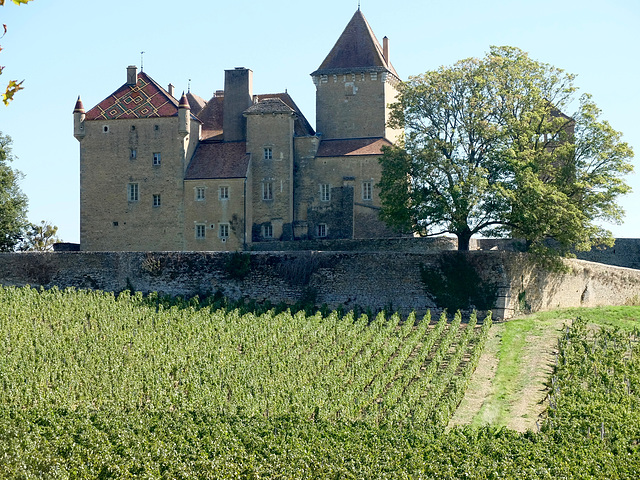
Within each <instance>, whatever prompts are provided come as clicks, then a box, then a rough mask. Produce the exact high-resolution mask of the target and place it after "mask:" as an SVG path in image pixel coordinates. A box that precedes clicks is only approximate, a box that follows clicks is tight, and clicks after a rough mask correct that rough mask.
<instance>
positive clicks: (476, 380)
mask: <svg viewBox="0 0 640 480" xmlns="http://www.w3.org/2000/svg"><path fill="white" fill-rule="evenodd" d="M577 316H582V317H587V320H588V321H589V322H590V323H593V324H596V325H603V324H604V325H611V326H615V327H619V328H625V329H631V328H638V327H640V307H602V308H590V309H582V308H572V309H565V310H556V311H552V312H542V313H538V314H535V315H530V316H527V317H521V318H515V319H512V320H509V321H507V322H503V323H494V324H493V326H492V327H491V332H490V333H489V339H488V341H487V345H486V347H485V352H484V354H483V355H482V357H481V358H480V362H479V364H478V367H477V369H476V371H475V373H474V375H473V378H472V380H471V383H470V385H469V388H468V390H467V393H466V395H465V397H464V399H463V400H462V402H461V403H460V406H459V407H458V409H457V411H456V413H455V415H454V416H453V418H452V419H451V422H450V423H449V426H450V427H451V426H454V425H469V424H470V425H474V426H480V425H487V424H488V425H494V426H506V427H508V428H510V429H513V430H517V431H520V432H523V431H526V430H528V429H531V430H535V429H536V426H535V425H536V420H537V419H538V416H539V415H540V414H541V413H542V412H543V410H544V408H545V405H544V404H543V403H542V402H543V400H544V398H545V397H546V392H547V387H546V382H547V381H548V378H549V375H550V374H551V372H552V370H553V366H554V362H555V352H556V348H557V344H558V336H559V335H560V333H561V332H562V328H563V325H565V324H568V323H570V322H571V320H572V319H573V318H576V317H577Z"/></svg>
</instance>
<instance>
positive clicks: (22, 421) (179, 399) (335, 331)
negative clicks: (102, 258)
mask: <svg viewBox="0 0 640 480" xmlns="http://www.w3.org/2000/svg"><path fill="white" fill-rule="evenodd" d="M222 301H223V299H221V298H219V297H215V298H211V299H202V300H201V299H198V298H197V297H194V298H192V299H177V298H176V299H169V298H167V297H160V296H158V295H155V296H154V295H150V296H149V297H143V296H142V295H140V294H139V293H136V294H130V293H129V292H123V293H121V294H120V295H118V296H116V295H114V294H111V293H101V292H93V291H91V292H89V291H75V290H71V289H69V290H65V291H60V290H57V289H55V288H54V289H52V290H48V291H45V290H35V289H30V288H0V351H2V355H1V356H0V458H1V459H2V461H1V462H0V478H7V479H9V478H11V479H13V478H79V479H85V478H133V477H136V478H138V477H139V478H185V479H186V478H451V479H453V478H563V477H564V478H576V477H584V478H635V476H637V471H638V469H639V468H640V453H639V451H638V445H637V440H638V435H639V433H638V429H639V428H640V427H638V425H640V421H638V420H640V419H638V418H636V417H637V412H638V411H640V409H638V408H637V407H638V405H637V401H638V400H637V393H636V391H637V388H636V387H637V383H636V382H638V381H639V380H638V379H637V378H636V377H637V375H638V372H639V371H640V369H638V368H637V365H636V362H637V361H638V360H640V355H638V354H639V353H640V352H639V351H638V342H637V339H636V337H635V336H633V335H635V334H633V335H632V336H629V334H628V333H627V334H624V335H623V334H620V333H619V332H618V333H615V332H613V333H606V334H604V333H603V334H589V333H588V335H591V336H592V337H589V336H587V338H586V343H584V342H585V337H584V336H583V335H582V333H580V332H581V331H580V330H579V328H578V327H579V323H578V322H576V323H575V326H576V329H575V330H574V329H573V328H572V329H571V330H569V331H568V332H567V335H566V338H564V339H563V340H562V341H561V345H560V346H561V354H560V356H559V367H558V368H557V370H556V372H555V375H556V377H555V380H553V381H552V382H553V383H552V384H551V387H552V390H551V393H552V395H551V396H552V397H553V399H552V401H553V402H554V408H553V409H552V410H550V413H549V420H548V421H547V422H545V423H544V425H543V426H542V428H541V432H540V433H533V432H527V433H525V434H520V433H517V432H513V431H509V430H507V429H503V428H499V429H496V428H491V427H485V428H480V429H473V428H464V429H453V430H451V431H449V432H445V430H444V426H445V425H446V423H447V421H448V417H449V415H450V412H451V411H453V410H454V409H455V408H456V406H457V404H458V402H459V401H460V399H461V398H462V395H463V394H464V390H465V389H466V385H467V383H468V380H469V378H470V377H471V374H472V372H473V369H474V368H475V366H476V365H477V362H478V359H479V356H480V354H481V353H482V351H483V346H484V342H486V339H487V336H488V332H489V328H490V327H491V319H490V317H488V318H486V319H485V320H484V321H483V322H482V325H481V326H477V325H476V320H477V319H476V317H475V315H471V316H470V317H469V318H468V323H467V324H464V323H463V322H462V317H461V316H460V315H459V314H458V315H456V316H455V317H454V318H453V320H452V321H451V322H449V321H448V319H447V318H446V316H441V317H440V319H438V321H437V322H435V324H434V323H432V322H431V321H430V320H431V319H430V317H429V316H427V317H425V318H423V319H418V318H416V317H415V315H410V316H409V317H408V318H406V319H401V318H400V317H399V316H398V315H395V314H393V315H389V314H384V313H381V314H378V315H376V316H375V317H373V318H370V317H368V316H366V315H361V316H359V317H356V316H354V314H353V313H347V314H345V315H344V316H340V315H338V314H337V313H336V312H329V313H328V315H326V316H323V315H320V314H315V315H306V314H304V313H302V312H299V313H297V314H295V315H292V314H291V313H290V312H287V311H283V312H280V313H276V311H275V310H272V311H270V312H267V313H266V314H263V315H255V314H251V313H246V314H241V313H240V312H239V311H238V310H231V311H227V310H226V309H218V308H216V305H220V304H221V302H222ZM636 310H637V309H636ZM634 312H635V311H634ZM633 315H636V313H633ZM584 331H585V329H582V332H584ZM587 332H588V331H587ZM600 335H602V336H600ZM594 340H595V341H594ZM596 346H597V347H596ZM571 352H574V353H575V354H574V353H571ZM585 355H586V356H587V357H588V359H589V361H588V362H585V361H584V357H585ZM592 359H593V361H592ZM582 364H584V365H582ZM594 365H597V366H598V367H597V372H598V375H597V376H594V375H593V374H592V372H593V371H594V369H593V366H594ZM601 367H602V368H601ZM625 379H626V380H629V382H626V381H625ZM585 382H586V384H585V385H581V384H582V383H585ZM556 385H557V386H558V388H559V391H557V390H555V389H553V388H554V387H555V386H556ZM585 388H586V389H587V390H588V391H592V390H593V391H594V394H593V395H594V397H593V398H596V401H592V400H591V398H592V397H590V396H589V395H591V394H590V393H588V392H587V393H585ZM574 392H577V394H574ZM580 392H582V393H580ZM565 395H567V397H566V398H565V397H564V396H565ZM570 395H571V396H570ZM627 397H628V398H627ZM585 399H586V400H589V402H592V403H584V402H585ZM609 400H612V401H609ZM589 405H593V406H594V407H596V408H590V407H589ZM603 421H604V422H605V433H604V436H602V437H601V435H600V432H601V425H602V423H603ZM593 425H595V427H593ZM594 429H595V431H594ZM574 431H575V432H576V433H575V435H574V434H573V432H574Z"/></svg>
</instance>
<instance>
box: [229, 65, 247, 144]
mask: <svg viewBox="0 0 640 480" xmlns="http://www.w3.org/2000/svg"><path fill="white" fill-rule="evenodd" d="M252 97H253V72H252V71H251V70H249V69H248V68H244V67H236V68H235V69H233V70H225V71H224V97H223V98H224V100H223V101H222V102H223V103H222V105H223V114H222V134H223V137H224V140H225V142H234V141H243V140H246V139H247V127H246V125H247V123H246V122H247V119H246V118H245V117H244V115H243V114H242V113H243V112H244V111H245V110H246V109H247V108H249V107H250V106H251V104H252Z"/></svg>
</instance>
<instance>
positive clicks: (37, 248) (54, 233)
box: [18, 220, 62, 252]
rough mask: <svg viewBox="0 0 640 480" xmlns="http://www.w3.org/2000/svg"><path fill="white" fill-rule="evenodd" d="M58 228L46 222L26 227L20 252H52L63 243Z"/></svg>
mask: <svg viewBox="0 0 640 480" xmlns="http://www.w3.org/2000/svg"><path fill="white" fill-rule="evenodd" d="M61 241H62V239H60V238H59V237H58V227H57V226H55V225H51V224H50V223H49V222H47V221H46V220H42V221H41V222H40V223H30V224H28V225H26V227H25V230H24V236H23V238H22V241H21V242H20V244H19V245H18V250H21V251H30V252H52V251H53V245H54V244H56V243H58V242H61Z"/></svg>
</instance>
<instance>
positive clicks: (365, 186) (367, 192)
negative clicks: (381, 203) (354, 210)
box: [362, 182, 373, 200]
mask: <svg viewBox="0 0 640 480" xmlns="http://www.w3.org/2000/svg"><path fill="white" fill-rule="evenodd" d="M372 192H373V182H362V200H371V194H372Z"/></svg>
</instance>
